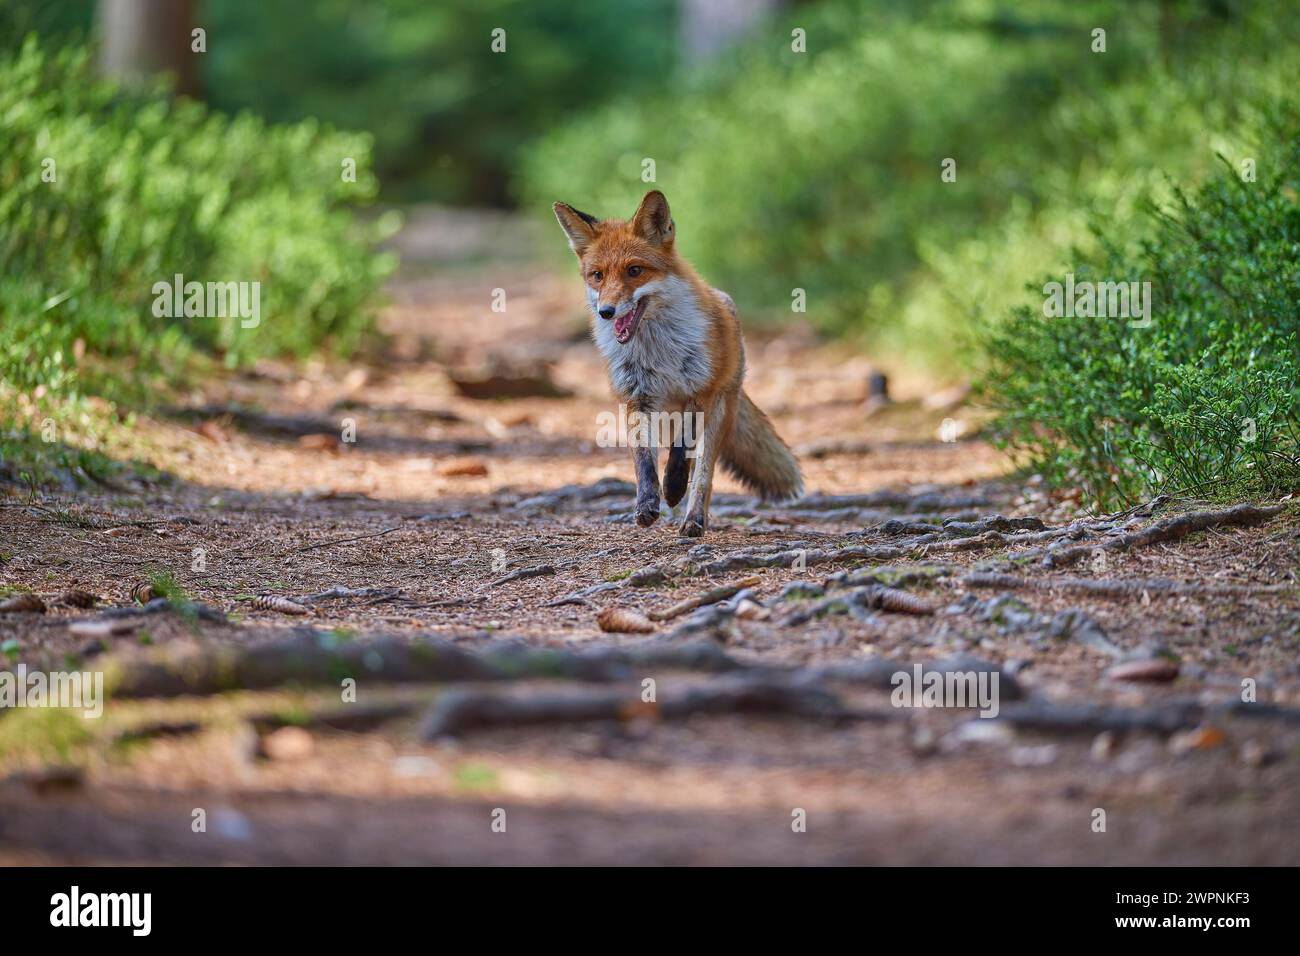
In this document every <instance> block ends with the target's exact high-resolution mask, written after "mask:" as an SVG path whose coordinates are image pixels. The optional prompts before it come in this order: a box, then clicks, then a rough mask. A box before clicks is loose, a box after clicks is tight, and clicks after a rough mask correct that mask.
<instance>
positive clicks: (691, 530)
mask: <svg viewBox="0 0 1300 956" xmlns="http://www.w3.org/2000/svg"><path fill="white" fill-rule="evenodd" d="M678 534H679V535H680V536H681V537H683V538H702V537H704V523H703V522H702V521H698V520H696V519H695V518H687V519H686V520H685V521H683V522H682V528H681V530H680V531H679V532H678Z"/></svg>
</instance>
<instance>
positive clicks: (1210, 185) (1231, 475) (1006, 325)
mask: <svg viewBox="0 0 1300 956" xmlns="http://www.w3.org/2000/svg"><path fill="white" fill-rule="evenodd" d="M1259 136H1260V142H1261V148H1260V150H1259V151H1258V152H1257V153H1256V154H1255V158H1256V174H1255V175H1256V177H1257V178H1256V181H1253V182H1251V181H1247V175H1246V172H1247V168H1246V167H1245V166H1242V165H1241V164H1239V163H1229V164H1228V168H1227V169H1226V170H1224V171H1221V172H1220V174H1219V175H1217V176H1215V177H1214V178H1212V179H1210V180H1209V181H1208V182H1206V183H1205V184H1204V185H1203V186H1202V187H1201V188H1200V189H1198V190H1197V191H1196V192H1195V193H1193V194H1191V195H1188V194H1185V193H1184V192H1183V191H1182V190H1174V192H1173V199H1172V200H1171V203H1170V205H1169V207H1167V208H1162V209H1159V210H1153V212H1152V215H1153V220H1152V229H1151V231H1150V233H1149V234H1148V235H1147V236H1145V237H1144V238H1143V239H1142V240H1141V241H1139V242H1137V243H1136V244H1123V243H1116V242H1112V241H1109V240H1106V239H1104V238H1103V239H1099V241H1098V246H1099V251H1098V252H1096V253H1094V254H1092V255H1089V256H1085V257H1083V258H1082V259H1080V260H1079V261H1078V262H1077V263H1076V265H1075V266H1074V267H1073V269H1072V271H1073V272H1074V274H1075V278H1076V282H1080V281H1089V280H1090V281H1146V282H1150V283H1151V289H1152V295H1151V298H1152V314H1151V317H1150V324H1149V325H1144V323H1142V322H1138V323H1136V324H1135V323H1132V322H1130V321H1129V320H1128V319H1125V318H1118V317H1111V318H1087V317H1079V316H1057V317H1048V316H1047V315H1046V314H1045V309H1044V306H1043V304H1042V303H1043V298H1044V297H1043V296H1041V295H1040V298H1039V304H1038V305H1037V306H1024V307H1021V308H1019V309H1018V310H1016V311H1015V313H1014V315H1013V316H1012V317H1011V318H1010V319H1009V320H1007V321H1005V322H1001V323H995V324H993V325H992V326H991V327H990V328H988V329H987V330H986V332H985V346H986V351H987V354H988V355H989V362H990V365H989V368H988V369H987V371H986V373H985V377H984V389H985V391H986V393H987V394H988V395H989V396H990V398H991V399H992V401H993V404H994V405H995V407H996V408H997V409H998V410H999V413H1000V418H999V420H998V423H997V426H996V427H997V431H998V434H999V435H1000V436H1001V439H1002V441H1003V442H1004V443H1006V444H1007V445H1008V446H1010V447H1012V448H1014V449H1017V450H1019V451H1021V452H1025V453H1027V454H1028V460H1029V462H1030V463H1031V464H1032V465H1033V466H1035V467H1037V468H1041V469H1043V470H1044V471H1045V473H1046V474H1047V476H1048V477H1049V478H1050V479H1051V480H1053V481H1054V482H1056V483H1067V482H1076V483H1078V484H1080V485H1081V486H1082V487H1083V488H1084V489H1085V490H1086V492H1087V493H1088V494H1089V495H1090V496H1091V497H1092V498H1093V499H1095V500H1096V501H1097V502H1098V503H1099V504H1101V505H1103V506H1109V505H1113V504H1118V503H1124V502H1130V501H1132V500H1134V499H1135V498H1137V497H1138V496H1140V495H1143V494H1150V493H1152V492H1156V491H1165V492H1194V493H1199V494H1208V495H1233V496H1239V495H1255V494H1272V493H1278V492H1283V491H1288V490H1294V489H1296V488H1297V487H1300V344H1298V343H1300V202H1298V198H1300V197H1298V195H1297V188H1298V187H1300V109H1297V108H1296V107H1294V106H1288V107H1283V108H1279V109H1278V110H1276V111H1275V112H1273V113H1272V114H1270V116H1269V117H1268V118H1267V119H1266V120H1264V121H1262V123H1261V127H1260V131H1259ZM1225 162H1226V161H1225ZM1050 281H1057V282H1060V281H1062V277H1061V276H1060V275H1055V276H1050V277H1048V278H1047V279H1045V280H1044V283H1043V284H1042V285H1043V286H1045V285H1046V283H1047V282H1050Z"/></svg>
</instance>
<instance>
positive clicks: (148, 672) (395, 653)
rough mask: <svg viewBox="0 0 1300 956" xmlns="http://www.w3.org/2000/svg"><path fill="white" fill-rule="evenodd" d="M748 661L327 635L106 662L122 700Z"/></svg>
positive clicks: (682, 647) (701, 649)
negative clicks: (346, 682) (473, 647)
mask: <svg viewBox="0 0 1300 956" xmlns="http://www.w3.org/2000/svg"><path fill="white" fill-rule="evenodd" d="M744 667H745V665H744V664H742V663H740V662H739V661H736V660H733V659H732V658H730V657H728V656H727V655H726V654H724V653H723V652H722V650H721V649H720V648H719V647H718V646H717V644H716V643H713V642H711V641H699V642H692V643H689V644H674V645H663V644H658V643H654V642H651V643H644V644H641V645H638V646H636V647H633V648H628V649H621V648H600V649H595V650H590V651H583V652H579V653H574V652H569V651H556V650H546V649H540V648H532V647H527V646H524V645H522V644H506V645H505V646H502V647H499V648H496V649H493V650H485V651H481V652H478V653H472V652H470V651H467V650H465V649H464V648H462V647H460V646H457V645H455V644H452V643H449V642H446V641H434V640H415V641H407V640H397V639H394V638H381V639H379V640H375V641H370V642H365V643H363V642H346V643H341V644H340V643H338V642H337V641H336V640H335V639H333V638H332V636H331V635H329V634H327V633H324V632H320V633H317V632H308V633H305V634H301V635H299V636H297V637H294V638H291V639H289V640H281V641H274V642H271V643H265V644H258V645H252V646H237V645H223V646H217V647H207V648H202V649H197V650H194V651H191V652H190V653H182V654H167V653H162V654H159V655H157V656H148V657H132V658H127V659H123V660H115V661H111V662H108V663H107V664H106V665H105V670H106V671H107V672H108V673H109V674H110V678H109V686H110V688H111V690H112V694H113V696H115V697H119V698H132V697H176V696H180V695H183V694H218V693H223V692H225V691H229V690H237V689H241V688H243V689H248V690H261V689H266V688H269V687H278V686H282V685H286V684H299V685H322V684H334V685H338V683H339V682H340V681H341V680H343V679H344V678H348V677H350V678H354V679H356V680H357V681H358V682H363V681H366V682H371V681H372V682H375V683H441V682H444V681H472V680H516V679H527V678H564V679H570V680H586V681H597V682H604V681H616V680H625V679H628V678H629V677H632V676H636V675H638V674H642V673H644V671H646V670H647V669H650V668H663V669H668V670H672V669H680V670H695V671H705V672H721V671H730V670H739V669H741V668H744Z"/></svg>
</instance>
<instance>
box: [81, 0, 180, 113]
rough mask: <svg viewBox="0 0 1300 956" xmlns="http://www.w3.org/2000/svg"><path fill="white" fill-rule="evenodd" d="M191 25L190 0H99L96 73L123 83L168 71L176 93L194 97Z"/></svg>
mask: <svg viewBox="0 0 1300 956" xmlns="http://www.w3.org/2000/svg"><path fill="white" fill-rule="evenodd" d="M193 22H194V3H193V0H99V32H100V39H101V42H100V59H99V66H100V71H101V72H102V73H103V74H104V75H105V76H111V77H115V78H117V79H120V80H122V81H124V82H126V83H132V82H138V81H139V80H140V79H141V78H143V77H146V76H149V75H150V74H154V73H171V74H172V75H173V76H174V77H175V81H176V92H178V93H181V94H184V95H186V96H197V95H198V92H199V86H198V70H197V61H196V59H195V57H198V56H201V55H202V54H199V53H194V52H192V51H191V49H190V43H191V38H190V29H191V25H192V24H193Z"/></svg>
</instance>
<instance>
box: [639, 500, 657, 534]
mask: <svg viewBox="0 0 1300 956" xmlns="http://www.w3.org/2000/svg"><path fill="white" fill-rule="evenodd" d="M658 520H659V502H658V501H648V502H645V503H644V504H642V503H638V504H637V506H636V523H637V524H639V525H640V526H641V527H643V528H648V527H650V526H651V525H652V524H654V523H655V522H656V521H658Z"/></svg>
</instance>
